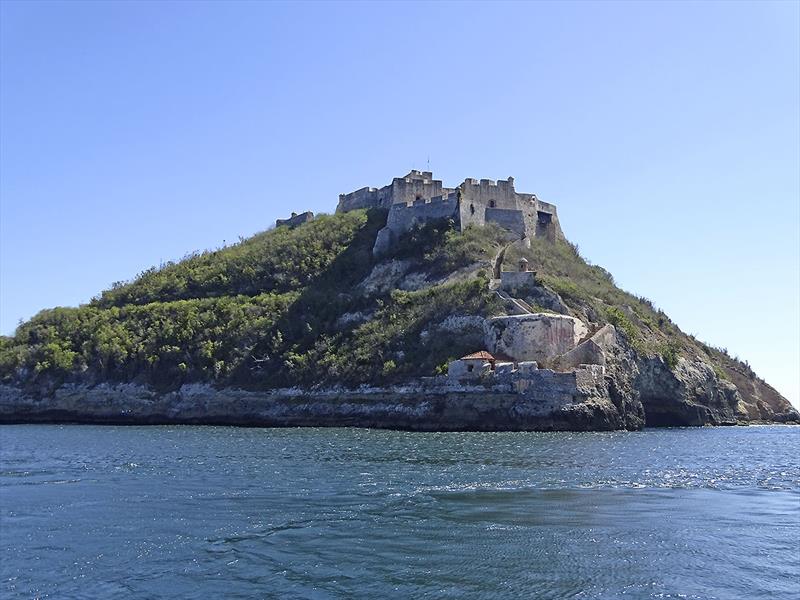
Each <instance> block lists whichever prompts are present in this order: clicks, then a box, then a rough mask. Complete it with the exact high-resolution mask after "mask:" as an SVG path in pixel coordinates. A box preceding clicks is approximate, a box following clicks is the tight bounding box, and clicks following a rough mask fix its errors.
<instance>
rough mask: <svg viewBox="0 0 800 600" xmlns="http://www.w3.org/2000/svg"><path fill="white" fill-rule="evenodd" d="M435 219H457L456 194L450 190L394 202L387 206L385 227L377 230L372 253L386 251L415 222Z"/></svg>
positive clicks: (419, 222)
mask: <svg viewBox="0 0 800 600" xmlns="http://www.w3.org/2000/svg"><path fill="white" fill-rule="evenodd" d="M435 219H456V220H457V219H458V194H457V193H455V192H451V193H450V194H448V195H446V196H444V197H442V196H436V197H434V198H431V199H430V200H427V201H426V200H424V199H420V200H415V201H414V202H409V203H404V202H396V203H394V204H392V205H391V207H390V208H389V215H388V216H387V218H386V227H384V228H383V229H381V230H380V231H379V232H378V237H377V239H376V240H375V246H374V247H373V249H372V252H373V254H375V255H376V256H380V255H381V254H384V253H385V252H387V251H388V250H389V249H390V248H391V246H392V244H394V242H396V241H397V238H398V236H400V235H401V234H402V233H403V232H405V231H408V230H409V229H411V228H412V227H413V226H414V225H416V224H423V223H427V222H428V221H432V220H435Z"/></svg>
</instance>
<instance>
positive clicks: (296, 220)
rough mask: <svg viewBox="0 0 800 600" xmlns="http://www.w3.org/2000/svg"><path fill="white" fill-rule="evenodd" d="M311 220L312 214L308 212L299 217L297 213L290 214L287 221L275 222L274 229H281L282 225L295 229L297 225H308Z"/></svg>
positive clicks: (312, 218)
mask: <svg viewBox="0 0 800 600" xmlns="http://www.w3.org/2000/svg"><path fill="white" fill-rule="evenodd" d="M313 220H314V213H313V212H311V211H310V210H309V211H306V212H304V213H300V214H299V215H298V214H297V213H292V216H291V217H289V218H288V219H278V220H277V221H275V227H281V226H282V225H285V226H287V227H297V226H298V225H302V224H303V223H308V222H309V221H313Z"/></svg>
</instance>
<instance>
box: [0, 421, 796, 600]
mask: <svg viewBox="0 0 800 600" xmlns="http://www.w3.org/2000/svg"><path fill="white" fill-rule="evenodd" d="M0 486H1V487H0V509H1V512H0V577H1V578H2V580H1V582H0V597H2V598H196V597H201V598H208V599H211V598H313V599H326V598H459V599H461V598H488V599H491V598H537V599H548V598H619V597H623V598H698V599H703V600H707V599H713V598H787V599H788V598H798V597H800V428H798V427H788V426H775V427H767V426H759V427H738V428H736V427H734V428H702V429H661V430H645V431H643V432H635V433H632V432H615V433H406V432H394V431H380V430H364V429H246V428H231V427H110V426H109V427H102V426H80V425H53V426H42V425H29V426H25V425H20V426H2V427H0Z"/></svg>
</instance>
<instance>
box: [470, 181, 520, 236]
mask: <svg viewBox="0 0 800 600" xmlns="http://www.w3.org/2000/svg"><path fill="white" fill-rule="evenodd" d="M459 189H460V190H461V210H460V220H461V225H462V227H468V226H469V225H475V226H478V227H480V226H482V225H484V224H485V223H486V210H487V209H489V208H497V209H505V210H517V209H518V206H517V193H516V192H515V191H514V181H513V179H511V178H509V180H508V181H503V180H502V179H501V180H500V181H497V182H495V181H492V180H491V179H481V180H480V181H478V180H476V179H471V178H468V179H465V180H464V183H462V184H461V185H460V186H459ZM492 205H494V206H492Z"/></svg>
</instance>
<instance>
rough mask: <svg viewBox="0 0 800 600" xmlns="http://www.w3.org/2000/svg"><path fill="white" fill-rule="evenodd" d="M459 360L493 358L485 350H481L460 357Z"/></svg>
mask: <svg viewBox="0 0 800 600" xmlns="http://www.w3.org/2000/svg"><path fill="white" fill-rule="evenodd" d="M461 360H494V356H492V355H491V354H489V353H488V352H487V351H486V350H481V351H480V352H473V353H472V354H467V355H466V356H462V357H461Z"/></svg>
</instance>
